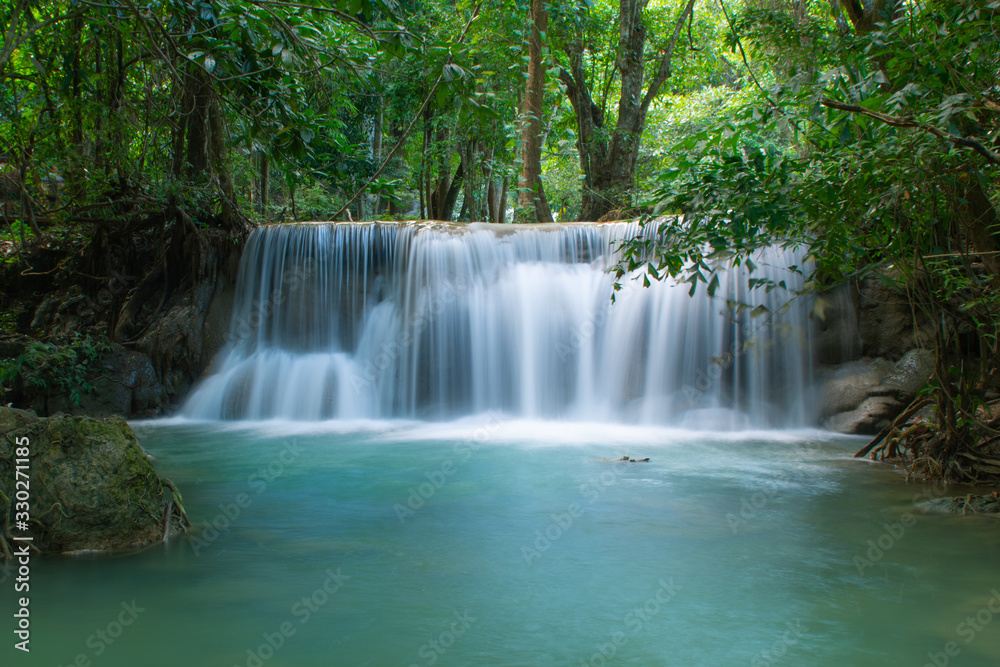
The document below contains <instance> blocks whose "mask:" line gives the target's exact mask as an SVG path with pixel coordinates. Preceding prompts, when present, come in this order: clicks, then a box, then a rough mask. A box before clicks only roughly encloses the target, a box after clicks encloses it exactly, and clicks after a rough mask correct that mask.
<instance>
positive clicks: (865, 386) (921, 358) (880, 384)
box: [817, 350, 934, 434]
mask: <svg viewBox="0 0 1000 667" xmlns="http://www.w3.org/2000/svg"><path fill="white" fill-rule="evenodd" d="M933 372H934V355H933V354H932V353H930V352H928V351H926V350H910V351H909V352H907V353H906V354H904V355H903V357H902V358H901V359H900V360H899V361H897V362H896V363H895V364H893V363H891V362H889V361H886V360H884V359H862V360H859V361H856V362H850V363H848V364H842V365H841V366H838V367H835V368H832V369H829V370H827V371H826V374H825V375H826V377H825V379H823V380H822V381H821V384H820V390H819V404H818V407H817V413H818V416H819V418H820V420H821V421H822V423H823V427H824V428H827V429H829V430H831V431H837V432H839V433H851V434H874V433H877V432H878V431H879V430H881V429H882V428H883V427H884V426H886V425H888V424H889V422H890V421H892V419H893V418H895V416H896V414H898V412H899V411H900V410H902V409H903V408H905V407H906V406H907V405H909V403H910V402H911V401H912V400H913V399H914V398H916V396H917V392H919V391H920V389H921V388H923V386H924V385H925V384H927V381H928V380H930V377H931V374H932V373H933Z"/></svg>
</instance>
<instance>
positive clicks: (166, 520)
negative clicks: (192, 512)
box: [160, 478, 191, 540]
mask: <svg viewBox="0 0 1000 667" xmlns="http://www.w3.org/2000/svg"><path fill="white" fill-rule="evenodd" d="M160 483H161V484H163V486H165V487H166V488H168V489H170V493H171V494H172V497H171V499H170V500H169V501H167V504H166V506H165V507H164V510H163V539H164V540H166V539H167V538H168V537H170V534H171V533H172V532H173V531H174V530H176V531H177V532H178V533H184V532H187V529H188V528H190V527H191V520H190V519H188V515H187V512H186V511H185V510H184V498H183V497H182V496H181V492H180V491H178V490H177V487H176V486H174V483H173V482H171V481H170V480H169V479H166V478H164V479H161V480H160ZM174 520H176V521H174Z"/></svg>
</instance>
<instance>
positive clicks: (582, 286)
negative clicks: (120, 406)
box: [183, 223, 811, 429]
mask: <svg viewBox="0 0 1000 667" xmlns="http://www.w3.org/2000/svg"><path fill="white" fill-rule="evenodd" d="M639 233H641V229H640V228H639V227H638V225H636V224H634V223H612V224H594V225H591V224H572V225H532V226H524V227H521V226H518V227H513V226H506V227H498V226H493V225H479V224H471V225H450V226H441V225H430V224H423V225H416V224H403V223H400V224H385V223H323V224H317V223H309V224H292V225H278V226H269V227H262V228H260V229H258V230H256V231H255V232H254V233H253V234H252V235H251V237H250V239H249V241H248V244H247V248H246V251H245V253H244V256H243V260H242V264H241V267H240V275H239V284H238V288H237V297H236V303H235V308H234V314H233V322H232V325H231V330H230V333H229V343H228V344H227V346H226V348H225V349H224V350H223V351H222V352H221V353H220V359H219V360H218V363H217V365H216V368H217V371H216V372H215V374H213V375H211V376H210V377H208V378H207V379H206V380H205V381H204V382H202V383H201V385H200V386H199V387H198V388H197V389H196V390H195V391H194V392H193V394H192V395H191V397H190V398H189V400H188V401H187V403H186V405H185V406H184V409H183V414H184V415H186V416H189V417H195V418H208V419H250V420H260V419H270V418H284V419H295V420H320V419H357V418H384V417H417V418H447V417H455V416H461V415H463V414H471V413H477V412H482V411H486V410H499V411H503V412H505V413H509V414H512V415H517V416H523V417H531V418H536V417H537V418H559V419H578V420H587V421H622V420H627V421H629V422H636V421H639V422H645V423H666V424H676V425H679V426H683V427H689V428H706V429H731V428H744V427H776V426H797V425H803V424H805V423H806V422H807V409H806V396H807V391H806V390H807V388H808V385H809V374H810V367H811V364H810V352H809V345H808V338H809V337H808V330H809V327H808V309H807V308H806V307H805V305H804V304H803V303H801V300H793V301H791V302H788V299H789V292H786V291H784V290H781V289H775V290H773V291H771V292H770V293H765V291H764V290H761V289H758V290H749V289H748V287H747V279H748V277H749V275H748V273H747V271H746V269H736V270H732V271H729V272H727V273H725V274H724V275H722V280H721V282H720V286H719V289H718V290H717V291H716V295H715V297H714V298H710V297H708V296H707V294H705V293H704V290H703V289H699V292H698V293H697V294H696V295H695V296H694V297H690V296H689V295H688V286H686V285H674V284H671V283H669V282H663V283H654V284H653V285H652V286H651V287H649V288H644V287H642V286H641V285H640V284H638V283H637V282H636V281H631V280H623V281H622V282H623V285H624V288H623V290H622V291H621V292H619V293H618V295H617V299H616V302H615V303H612V302H611V295H612V282H613V281H612V278H611V275H610V274H609V273H608V272H607V267H608V266H609V265H610V264H612V263H613V256H614V250H613V249H614V247H615V245H616V243H617V242H618V241H621V240H622V239H625V238H629V237H632V236H635V235H636V234H639ZM755 261H756V263H757V265H758V268H757V270H756V272H755V273H754V274H753V276H754V277H756V278H770V279H771V280H773V281H775V282H777V281H782V280H783V281H785V282H786V284H787V285H788V287H789V288H791V289H792V290H795V289H796V288H797V287H799V286H800V285H801V277H800V276H798V275H797V274H796V273H795V272H793V271H791V270H789V269H788V268H787V267H789V266H791V265H793V264H797V263H799V261H800V258H799V257H798V256H796V255H795V253H794V252H793V251H789V250H780V249H771V250H768V251H765V252H764V253H762V254H761V255H760V256H759V257H756V258H755ZM737 303H742V304H750V306H752V307H757V306H764V308H760V309H758V311H757V312H758V313H761V312H767V313H768V315H765V316H759V317H752V316H751V314H750V311H751V308H734V307H733V305H734V304H737ZM765 309H766V311H765Z"/></svg>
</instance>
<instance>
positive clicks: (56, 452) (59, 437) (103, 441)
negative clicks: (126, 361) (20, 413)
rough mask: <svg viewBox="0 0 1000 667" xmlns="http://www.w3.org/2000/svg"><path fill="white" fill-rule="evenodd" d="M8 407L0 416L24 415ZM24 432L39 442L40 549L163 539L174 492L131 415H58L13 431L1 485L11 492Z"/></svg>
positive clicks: (34, 510)
mask: <svg viewBox="0 0 1000 667" xmlns="http://www.w3.org/2000/svg"><path fill="white" fill-rule="evenodd" d="M4 410H6V409H0V423H8V422H11V421H13V420H14V419H15V418H16V416H10V415H4V414H3V411H4ZM3 420H7V421H6V422H4V421H3ZM22 436H27V437H28V438H29V440H30V442H31V457H30V458H31V524H32V525H31V534H32V535H33V536H34V538H35V541H34V544H35V545H36V546H37V547H38V548H39V549H41V550H42V551H56V552H62V551H77V550H87V549H97V550H108V549H128V548H135V547H140V546H145V545H148V544H152V543H154V542H157V541H159V540H160V539H162V536H163V516H164V511H165V508H166V504H167V501H168V500H169V498H165V495H164V492H163V486H162V483H161V482H160V479H159V477H158V476H157V474H156V472H155V470H153V467H152V465H151V464H150V462H149V460H148V459H147V457H146V454H145V452H144V451H143V450H142V448H141V447H140V446H139V443H138V441H136V439H135V435H134V434H133V433H132V430H131V428H129V426H128V424H127V423H126V422H125V420H124V419H122V418H121V417H109V418H107V419H93V418H90V417H70V416H67V415H56V416H54V417H50V418H47V419H37V420H35V421H31V422H29V423H27V424H23V425H21V426H20V427H18V428H16V429H14V430H12V431H8V432H7V433H5V434H4V435H3V436H2V441H0V490H2V491H3V493H4V494H5V495H7V496H8V497H10V496H11V492H12V491H13V488H14V474H13V472H14V462H13V456H12V454H13V444H14V442H15V439H16V438H18V437H22ZM0 502H3V501H2V499H0ZM5 509H7V511H8V512H9V511H10V508H9V507H7V508H5Z"/></svg>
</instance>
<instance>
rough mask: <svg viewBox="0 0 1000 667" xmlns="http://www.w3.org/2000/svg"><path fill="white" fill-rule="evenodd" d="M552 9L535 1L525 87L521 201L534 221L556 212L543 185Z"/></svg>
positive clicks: (519, 182) (532, 7) (545, 220)
mask: <svg viewBox="0 0 1000 667" xmlns="http://www.w3.org/2000/svg"><path fill="white" fill-rule="evenodd" d="M548 25H549V12H548V9H546V7H545V3H544V0H531V28H530V30H531V32H530V35H529V37H528V73H527V77H526V79H527V82H526V84H525V90H524V106H523V113H522V116H523V118H522V121H521V122H522V130H521V161H522V166H521V178H520V180H519V181H518V186H517V187H518V197H517V203H518V205H519V206H521V207H523V208H524V209H525V210H526V211H527V213H526V215H527V217H528V219H530V220H531V221H532V222H552V211H551V210H549V202H548V200H547V199H546V198H545V188H544V187H543V185H542V100H543V98H544V96H545V71H546V69H547V68H546V67H545V63H544V62H543V59H542V51H543V46H542V40H543V39H544V35H545V33H546V32H547V31H548Z"/></svg>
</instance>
